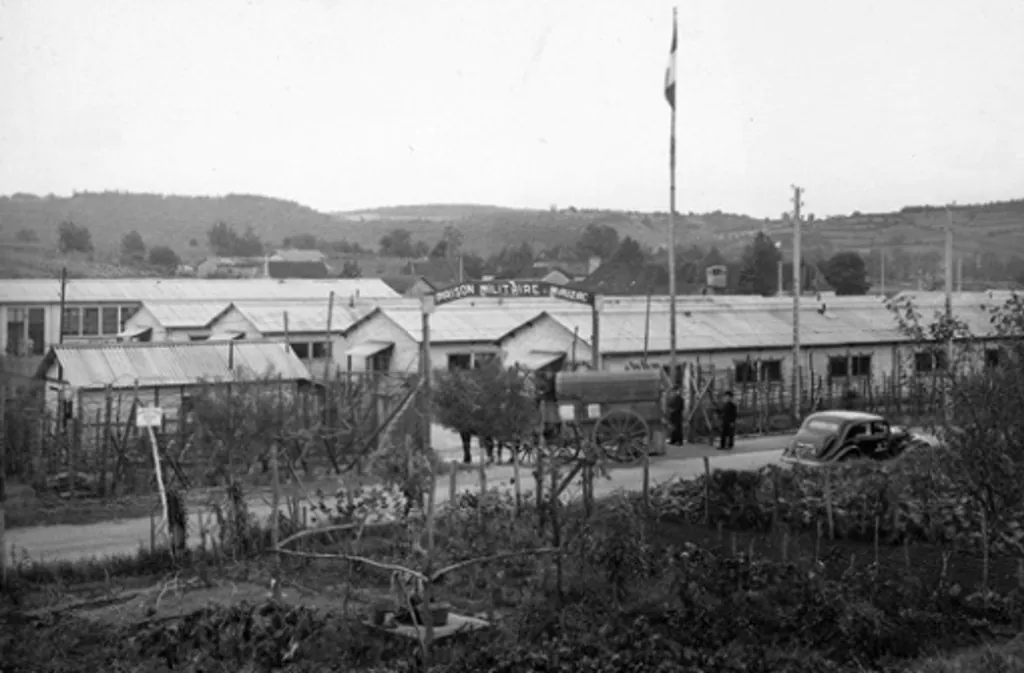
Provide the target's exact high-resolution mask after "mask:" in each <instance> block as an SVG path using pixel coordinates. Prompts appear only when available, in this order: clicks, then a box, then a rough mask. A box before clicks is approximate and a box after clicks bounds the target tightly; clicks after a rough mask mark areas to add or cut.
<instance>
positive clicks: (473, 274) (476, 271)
mask: <svg viewBox="0 0 1024 673" xmlns="http://www.w3.org/2000/svg"><path fill="white" fill-rule="evenodd" d="M462 275H463V276H465V277H466V278H470V279H479V278H480V277H481V276H483V275H484V260H483V258H482V257H480V255H478V254H476V253H473V252H466V253H463V255H462Z"/></svg>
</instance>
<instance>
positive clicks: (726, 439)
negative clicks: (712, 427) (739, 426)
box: [718, 390, 736, 451]
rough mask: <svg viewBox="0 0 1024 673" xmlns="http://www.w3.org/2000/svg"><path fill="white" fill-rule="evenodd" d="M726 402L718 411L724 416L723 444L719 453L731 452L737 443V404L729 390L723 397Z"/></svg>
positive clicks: (719, 448)
mask: <svg viewBox="0 0 1024 673" xmlns="http://www.w3.org/2000/svg"><path fill="white" fill-rule="evenodd" d="M723 398H724V399H725V401H724V402H723V403H722V406H721V407H720V408H719V409H718V413H719V414H720V415H721V416H722V443H721V444H720V445H719V447H718V450H719V451H730V450H732V448H733V446H734V445H735V443H736V403H735V402H733V401H732V391H731V390H727V391H726V393H725V395H723Z"/></svg>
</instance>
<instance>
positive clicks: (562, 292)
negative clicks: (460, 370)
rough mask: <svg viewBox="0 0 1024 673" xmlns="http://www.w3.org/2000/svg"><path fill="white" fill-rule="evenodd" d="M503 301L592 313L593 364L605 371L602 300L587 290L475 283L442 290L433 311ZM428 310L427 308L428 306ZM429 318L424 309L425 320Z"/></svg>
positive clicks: (534, 283) (540, 283) (505, 282)
mask: <svg viewBox="0 0 1024 673" xmlns="http://www.w3.org/2000/svg"><path fill="white" fill-rule="evenodd" d="M471 298H478V299H479V298H483V299H486V298H501V299H560V300H562V301H567V302H570V303H573V304H584V305H586V306H589V307H590V309H591V316H592V320H593V323H592V328H591V331H592V336H591V343H590V346H591V349H592V361H591V362H592V364H593V367H594V369H595V370H597V369H600V368H601V343H600V341H601V340H600V335H601V319H600V317H601V303H602V302H601V299H602V297H601V296H600V295H595V294H594V293H593V292H588V291H587V290H578V289H576V288H572V287H566V286H564V285H555V284H554V283H546V282H544V281H520V280H494V281H471V282H467V283H459V284H458V285H453V286H451V287H447V288H445V289H443V290H438V291H437V292H435V293H434V294H433V295H432V299H433V301H432V302H431V311H432V310H433V308H434V307H437V306H443V305H445V304H450V303H452V302H453V301H459V300H460V299H471ZM424 306H426V304H424ZM426 315H427V311H426V309H424V316H426ZM423 324H424V327H428V318H424V323H423ZM423 340H424V343H425V344H426V347H427V348H428V349H429V345H430V344H429V332H428V331H427V330H426V329H425V330H424V339H423Z"/></svg>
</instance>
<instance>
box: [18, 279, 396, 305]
mask: <svg viewBox="0 0 1024 673" xmlns="http://www.w3.org/2000/svg"><path fill="white" fill-rule="evenodd" d="M331 292H334V293H335V295H337V296H339V297H348V296H352V295H356V294H358V295H359V296H360V297H362V298H389V297H398V296H399V294H398V293H397V292H395V291H394V290H393V289H391V287H389V286H388V285H387V283H385V282H384V281H382V280H380V279H379V278H329V279H308V278H292V279H287V280H279V279H274V278H85V279H77V278H76V279H72V280H69V281H68V284H67V293H66V297H67V301H68V302H70V303H90V302H95V303H103V302H121V303H125V302H144V301H174V300H178V301H201V300H224V301H262V300H271V301H272V300H275V299H276V300H286V299H287V300H291V299H319V298H321V297H322V298H325V299H326V298H327V296H328V295H329V294H330V293H331ZM59 301H60V280H59V279H50V278H29V279H20V278H19V279H14V278H6V279H0V304H10V303H33V304H56V303H58V302H59Z"/></svg>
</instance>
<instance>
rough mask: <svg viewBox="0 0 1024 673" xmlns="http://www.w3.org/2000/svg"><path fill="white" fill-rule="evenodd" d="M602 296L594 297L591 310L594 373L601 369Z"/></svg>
mask: <svg viewBox="0 0 1024 673" xmlns="http://www.w3.org/2000/svg"><path fill="white" fill-rule="evenodd" d="M601 301H602V297H601V295H598V294H595V295H594V305H593V306H592V307H591V309H590V316H591V326H590V333H591V335H592V336H591V339H590V347H591V348H592V349H593V350H592V352H591V354H590V358H591V364H592V365H593V367H594V371H600V369H601Z"/></svg>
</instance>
